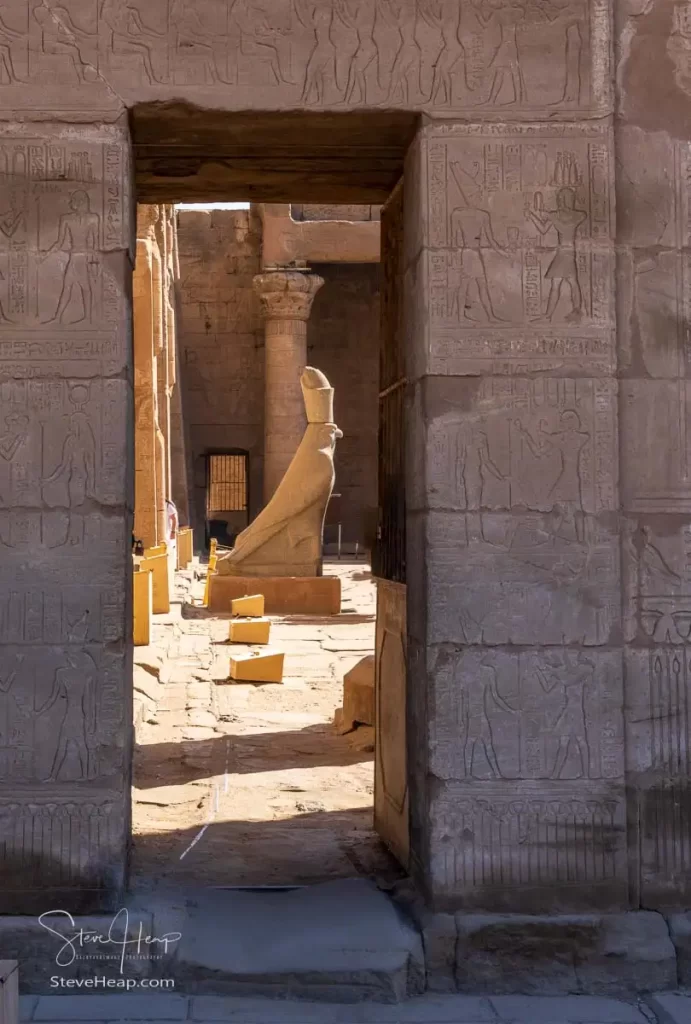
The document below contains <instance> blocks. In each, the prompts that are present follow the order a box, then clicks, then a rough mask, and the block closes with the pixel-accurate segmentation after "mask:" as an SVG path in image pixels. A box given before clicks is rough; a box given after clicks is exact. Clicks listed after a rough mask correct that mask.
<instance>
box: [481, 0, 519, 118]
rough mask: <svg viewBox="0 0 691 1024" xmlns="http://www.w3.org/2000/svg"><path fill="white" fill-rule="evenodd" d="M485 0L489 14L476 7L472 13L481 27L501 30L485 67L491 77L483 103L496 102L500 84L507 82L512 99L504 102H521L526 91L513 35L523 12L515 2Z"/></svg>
mask: <svg viewBox="0 0 691 1024" xmlns="http://www.w3.org/2000/svg"><path fill="white" fill-rule="evenodd" d="M486 2H487V5H488V6H489V8H490V10H491V11H492V13H491V14H490V15H489V16H488V17H485V16H484V14H483V13H481V12H480V11H479V10H476V15H477V17H478V19H479V21H480V22H481V24H482V25H484V26H485V27H487V26H489V25H498V26H499V31H500V33H501V35H500V39H499V45H498V46H497V49H496V50H495V53H494V56H493V58H492V62H491V64H490V66H489V70H490V72H492V73H493V76H494V77H493V79H492V88H491V90H490V94H489V99H488V100H487V102H488V103H498V102H499V96H500V94H501V91H502V89H503V88H504V83H505V82H507V81H508V82H510V83H511V88H512V98H511V99H510V100H507V101H505V103H506V104H507V105H508V104H512V103H525V102H526V100H527V93H526V87H525V81H524V79H523V69H522V68H521V58H520V54H519V52H518V39H517V37H516V33H517V30H518V26H519V25H520V24H521V22H522V21H523V20H524V18H525V11H524V9H523V7H522V6H521V5H520V4H519V3H517V2H513V3H511V2H507V0H486Z"/></svg>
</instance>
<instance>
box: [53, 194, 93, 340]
mask: <svg viewBox="0 0 691 1024" xmlns="http://www.w3.org/2000/svg"><path fill="white" fill-rule="evenodd" d="M99 229H100V218H99V216H98V214H97V213H92V212H91V203H90V200H89V194H88V192H84V191H82V189H77V191H76V192H73V193H72V195H71V196H70V213H66V214H63V216H62V217H61V218H60V225H59V227H58V237H57V240H56V241H55V242H54V243H53V244H52V245H51V247H50V249H48V250H47V251H46V252H45V253H43V255H42V256H41V257H40V260H41V262H43V261H44V260H46V259H48V257H49V256H51V255H52V254H53V253H54V252H65V253H67V263H66V264H65V270H64V274H63V279H62V288H61V290H60V298H59V299H58V306H57V309H56V310H55V313H54V314H53V315H52V316H51V317H49V318H48V319H47V320H44V321H43V323H47V324H50V323H53V321H54V320H59V321H60V322H61V323H62V322H63V318H64V315H65V313H66V311H67V307H68V306H69V304H70V301H71V299H72V296H73V294H74V292H75V291H77V292H78V293H79V295H80V297H81V300H82V315H81V316H80V317H79V319H78V320H77V321H76V322H77V323H81V322H82V321H83V320H87V321H89V322H91V321H92V320H93V311H94V281H93V279H94V277H95V275H96V273H97V272H98V259H97V255H96V252H97V248H98V236H99Z"/></svg>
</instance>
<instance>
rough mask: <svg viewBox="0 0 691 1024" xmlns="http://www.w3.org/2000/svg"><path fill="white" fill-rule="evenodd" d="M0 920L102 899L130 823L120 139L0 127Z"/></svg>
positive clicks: (89, 128)
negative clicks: (2, 212) (0, 239)
mask: <svg viewBox="0 0 691 1024" xmlns="http://www.w3.org/2000/svg"><path fill="white" fill-rule="evenodd" d="M0 152H1V155H2V166H3V167H5V168H8V169H11V173H10V174H9V175H6V176H5V180H4V186H3V189H4V192H3V194H4V203H5V207H4V208H5V209H6V210H8V211H11V215H10V214H8V215H6V216H5V217H4V221H3V223H4V228H3V230H4V232H5V235H6V238H7V237H11V243H10V244H4V246H3V257H2V259H3V263H2V267H3V280H2V281H1V282H0V310H1V314H0V381H1V383H0V392H1V394H2V417H3V420H4V424H3V427H2V430H3V434H4V441H3V449H4V458H3V459H2V460H1V462H2V464H1V465H0V480H1V483H0V494H1V495H2V500H1V502H0V539H1V546H2V557H1V558H0V678H1V681H2V685H1V687H0V723H2V724H1V725H0V836H1V837H2V841H1V842H0V877H2V879H3V882H2V885H1V886H0V913H4V914H15V913H18V914H33V913H39V912H41V911H44V910H45V909H46V908H51V907H60V906H68V907H69V908H70V910H71V911H72V912H73V913H79V912H84V911H90V910H98V909H100V908H101V909H106V908H107V907H108V906H109V905H110V906H112V905H113V904H117V905H118V906H119V905H120V903H119V900H120V893H121V890H122V888H123V885H124V883H125V874H126V863H127V849H128V845H129V826H130V813H129V805H130V772H131V764H130V761H131V749H132V694H131V685H132V683H131V680H132V666H131V630H132V625H131V623H132V610H131V563H132V557H131V544H130V540H131V531H132V508H133V486H132V485H133V445H132V420H133V415H132V413H133V403H132V386H131V376H132V366H131V351H132V339H131V324H132V318H131V300H130V283H129V279H130V274H131V270H132V263H133V251H132V249H133V244H134V237H133V232H132V231H131V224H132V220H131V212H130V211H131V205H130V189H131V184H132V176H131V170H130V166H129V152H130V149H129V138H128V133H127V131H126V130H125V129H122V128H120V127H116V126H114V125H103V126H101V125H84V124H70V125H69V126H65V125H61V124H57V123H55V124H50V123H46V122H41V123H40V124H33V123H24V124H16V125H15V124H3V125H2V127H0Z"/></svg>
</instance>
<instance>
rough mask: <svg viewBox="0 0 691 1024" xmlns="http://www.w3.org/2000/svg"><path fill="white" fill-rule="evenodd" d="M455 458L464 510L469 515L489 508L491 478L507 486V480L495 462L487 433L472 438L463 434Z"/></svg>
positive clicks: (464, 432) (478, 431)
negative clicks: (485, 507) (487, 495)
mask: <svg viewBox="0 0 691 1024" xmlns="http://www.w3.org/2000/svg"><path fill="white" fill-rule="evenodd" d="M454 454H455V466H454V471H455V472H454V477H455V481H456V491H457V493H458V495H459V497H460V501H461V506H462V507H463V508H465V509H467V510H468V511H469V512H477V511H478V510H479V509H480V508H482V507H483V506H484V505H485V504H487V502H486V500H485V499H486V490H487V485H488V483H489V482H490V478H491V479H492V480H496V481H497V482H499V483H504V482H505V481H506V476H505V475H504V474H503V473H502V472H501V470H500V469H499V468H498V467H497V465H496V463H495V462H494V460H493V459H492V456H491V454H490V450H489V440H488V437H487V434H486V433H485V431H484V430H480V429H474V430H472V431H471V433H470V436H468V434H467V431H466V430H461V431H460V432H459V433H458V435H457V438H456V446H455V453H454Z"/></svg>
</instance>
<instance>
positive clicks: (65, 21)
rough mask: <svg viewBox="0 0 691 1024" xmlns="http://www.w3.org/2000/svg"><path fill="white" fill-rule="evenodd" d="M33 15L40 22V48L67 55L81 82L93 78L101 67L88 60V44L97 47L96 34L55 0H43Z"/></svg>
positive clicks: (62, 55) (46, 52) (48, 53)
mask: <svg viewBox="0 0 691 1024" xmlns="http://www.w3.org/2000/svg"><path fill="white" fill-rule="evenodd" d="M34 19H35V20H36V22H37V23H38V24H39V25H40V26H41V49H42V51H43V53H45V54H47V55H55V56H61V57H68V58H69V60H70V61H71V63H72V66H73V68H74V72H75V74H76V76H77V80H78V81H79V82H93V81H96V79H97V78H98V71H97V70H96V68H95V67H94V64H93V61H91V60H89V54H90V51H89V50H88V49H86V47H87V46H88V45H90V46H91V47H95V45H96V41H97V40H96V34H95V33H93V32H87V31H86V30H85V29H83V28H80V27H79V25H77V24H76V23H75V22H74V20H73V19H72V16H71V14H70V12H69V11H68V10H67V8H66V7H63V6H62V5H61V4H56V3H55V0H41V3H40V5H39V6H38V7H35V8H34Z"/></svg>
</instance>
